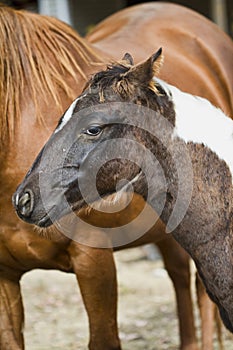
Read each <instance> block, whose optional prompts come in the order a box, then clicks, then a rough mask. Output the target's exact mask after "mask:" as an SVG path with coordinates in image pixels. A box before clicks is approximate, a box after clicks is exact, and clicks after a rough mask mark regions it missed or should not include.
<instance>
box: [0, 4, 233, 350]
mask: <svg viewBox="0 0 233 350" xmlns="http://www.w3.org/2000/svg"><path fill="white" fill-rule="evenodd" d="M0 16H1V23H0V35H1V36H3V38H2V37H1V44H0V45H1V46H2V47H3V50H4V53H5V56H4V55H3V54H2V55H1V58H0V69H1V71H0V77H1V82H0V84H1V85H0V94H1V95H0V98H1V105H0V111H1V145H2V148H1V154H0V157H1V172H0V182H1V196H0V208H1V212H0V298H1V299H0V300H1V301H0V312H1V320H0V321H1V322H0V332H1V333H0V347H1V349H3V350H9V349H11V350H15V349H22V348H23V336H22V333H21V332H22V322H23V307H22V300H21V297H20V285H19V280H20V278H21V276H22V274H23V273H25V272H26V271H29V270H31V269H34V268H45V269H60V270H63V271H74V272H75V273H76V275H77V278H78V281H79V284H80V288H81V292H82V295H83V298H84V302H85V306H86V308H87V312H88V316H89V321H90V334H91V338H90V349H95V350H103V349H106V350H108V349H120V343H119V339H118V334H117V325H116V281H115V267H114V262H113V257H112V251H111V250H109V249H92V248H90V247H87V246H82V245H79V244H77V243H74V242H70V241H69V240H68V239H66V238H64V237H63V236H61V235H59V233H57V234H56V236H55V237H54V236H53V239H52V240H47V239H45V238H42V237H39V236H38V235H36V234H35V232H34V231H33V228H32V227H31V226H30V225H28V224H26V223H24V222H22V221H20V220H18V219H17V217H16V215H15V214H14V212H13V208H12V204H11V196H12V194H13V192H14V190H15V188H16V186H17V184H18V183H19V182H20V181H21V179H22V178H23V176H24V174H25V172H26V170H27V169H28V167H29V166H30V164H31V162H32V160H33V159H34V157H35V155H36V153H37V152H38V150H39V148H40V147H41V146H42V144H43V143H44V142H45V141H46V139H47V138H48V136H49V134H50V133H51V131H52V130H53V129H54V127H55V125H56V123H57V120H58V116H59V115H60V112H61V110H65V108H67V106H68V105H69V104H70V102H71V100H72V99H73V98H74V97H75V96H76V95H78V94H79V93H80V92H81V90H82V88H83V86H84V84H85V81H86V78H87V77H88V76H89V75H90V74H91V73H93V72H95V71H97V70H98V69H99V66H101V65H102V64H103V62H107V57H111V58H114V59H118V58H119V57H120V55H121V54H122V53H124V52H125V51H128V50H130V51H131V53H132V54H133V55H134V57H135V59H136V61H138V60H140V59H141V58H144V57H145V55H146V54H148V55H149V54H150V53H151V52H152V51H153V50H154V48H155V47H157V46H161V45H163V46H164V49H165V54H166V61H165V64H164V68H163V70H162V72H161V77H162V78H164V79H166V80H167V81H169V82H171V83H173V84H174V85H178V87H180V88H182V89H183V90H187V91H189V92H191V93H195V94H197V95H201V96H203V97H207V98H209V99H210V100H211V101H212V102H213V103H214V104H215V105H217V106H219V107H221V108H223V110H224V111H225V112H226V113H228V114H229V115H232V88H233V87H232V82H233V76H232V74H233V73H232V67H231V62H232V57H233V46H232V42H231V40H230V39H229V38H228V37H227V36H226V35H225V34H224V33H222V32H221V31H220V30H219V29H218V28H217V27H216V26H215V25H213V24H212V23H211V22H209V21H208V20H205V19H204V18H203V17H201V16H199V15H197V14H196V13H194V12H192V11H189V10H187V9H185V8H182V7H179V6H176V5H168V4H163V5H161V4H148V5H141V6H137V7H132V8H130V9H127V10H124V11H121V12H120V13H118V14H115V15H114V16H112V17H111V18H110V19H107V20H106V21H104V22H103V23H102V24H100V25H99V26H97V27H96V29H95V30H94V31H93V33H92V34H90V35H89V37H88V40H89V42H90V43H88V42H87V41H84V40H82V39H80V38H79V37H78V36H77V35H76V34H75V33H74V32H73V31H72V30H70V29H69V28H68V27H67V26H66V25H63V24H61V23H60V22H59V21H57V20H54V19H44V18H43V17H41V16H38V15H35V14H27V13H25V14H23V13H22V14H20V13H17V12H16V11H14V10H10V9H7V8H4V7H0ZM8 16H9V17H8ZM171 16H172V20H171ZM181 18H182V29H181V28H180V23H181ZM6 20H8V24H6V25H5V24H4V23H5V21H6ZM183 21H184V23H183ZM9 23H11V24H9ZM15 26H17V28H18V30H17V36H13V34H12V33H14V32H15ZM22 28H24V29H23V30H22ZM19 30H22V35H21V36H20V37H18V35H19V34H18V33H19ZM11 31H12V32H11ZM6 33H7V34H6ZM28 33H30V35H29V34H28ZM9 37H10V38H11V41H9V40H8V38H9ZM30 38H32V40H33V41H32V42H34V45H32V42H30ZM7 40H8V41H9V45H10V46H9V47H7V48H6V46H3V45H5V44H6V43H7ZM13 40H15V41H14V43H13ZM22 42H26V45H25V46H24V48H25V47H26V48H27V49H29V48H30V50H31V51H29V52H30V54H27V55H26V54H25V55H24V51H23V49H22V46H21V44H22ZM42 42H43V43H44V44H42ZM91 43H92V44H91ZM6 53H9V55H10V57H11V61H8V57H7V55H6ZM17 55H19V56H17ZM26 58H27V59H28V62H29V63H27V60H26ZM14 61H15V62H17V63H16V64H15V65H13V64H12V62H14ZM30 64H32V66H30ZM30 67H33V68H30ZM56 67H57V68H56ZM181 71H182V74H181ZM19 72H21V73H19ZM25 77H27V79H28V80H27V81H25V80H24V79H25ZM4 84H5V85H4ZM32 140H33V141H32ZM136 204H137V202H136ZM136 204H135V205H136ZM133 211H134V210H133V207H132V212H133ZM163 238H164V227H163V224H162V223H161V222H158V223H157V225H156V226H155V228H154V229H153V230H151V231H150V232H149V233H148V235H147V236H144V237H143V238H142V239H141V240H140V241H139V242H136V244H143V243H148V242H154V243H157V242H158V241H160V243H159V245H160V248H161V251H162V253H163V255H164V259H165V265H166V267H167V269H168V271H169V273H170V275H171V277H172V279H173V281H174V284H175V288H176V291H177V298H178V306H179V314H180V315H179V316H180V322H181V331H182V332H183V337H182V340H181V342H182V345H181V348H182V349H183V350H184V349H185V350H196V349H197V345H196V340H195V333H194V327H193V319H192V318H187V319H186V318H185V317H187V314H190V313H191V314H192V307H191V300H190V294H189V292H187V290H188V288H189V286H188V285H189V272H188V271H189V270H188V257H187V255H186V254H185V253H184V251H183V250H182V249H181V248H180V247H179V246H178V245H177V244H176V243H175V241H174V240H173V239H171V238H167V236H166V239H165V240H163ZM136 244H135V245H136ZM133 245H134V244H132V246H133ZM168 250H169V254H167V251H168ZM171 251H172V254H171ZM90 257H91V258H90ZM180 266H181V267H182V268H180ZM96 275H97V276H101V278H98V279H96V278H95V277H96ZM106 286H108V293H107V294H106V293H105V292H104V288H106ZM184 291H185V293H184V294H183V292H184ZM103 295H104V298H103V300H101V297H102V296H103ZM182 303H183V306H184V307H183V309H182ZM100 310H101V311H100ZM184 313H186V316H184ZM106 319H107V320H109V321H108V322H106V321H105V320H106ZM184 331H185V332H186V334H184ZM209 346H210V345H209Z"/></svg>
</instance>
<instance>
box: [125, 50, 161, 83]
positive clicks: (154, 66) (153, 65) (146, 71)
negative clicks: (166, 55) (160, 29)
mask: <svg viewBox="0 0 233 350" xmlns="http://www.w3.org/2000/svg"><path fill="white" fill-rule="evenodd" d="M162 63H163V55H162V48H160V49H159V50H158V51H157V52H155V53H154V54H153V55H152V56H151V57H149V58H148V59H147V60H146V61H144V62H142V63H139V64H137V65H136V66H134V67H132V68H131V69H130V70H129V71H128V72H127V73H126V74H125V77H127V78H128V79H129V80H130V81H131V82H134V81H139V82H140V83H143V84H145V83H146V84H148V83H150V81H151V80H152V78H153V77H154V76H155V75H157V74H158V73H159V71H160V68H161V66H162Z"/></svg>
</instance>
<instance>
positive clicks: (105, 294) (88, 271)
mask: <svg viewBox="0 0 233 350" xmlns="http://www.w3.org/2000/svg"><path fill="white" fill-rule="evenodd" d="M69 252H70V256H71V260H72V263H73V269H74V271H75V273H76V276H77V279H78V283H79V286H80V290H81V293H82V297H83V301H84V304H85V307H86V310H87V314H88V318H89V327H90V343H89V349H90V350H121V346H120V340H119V337H118V329H117V316H116V314H117V281H116V269H115V264H114V259H113V252H112V250H111V249H99V248H98V249H97V248H91V247H88V246H84V245H81V244H78V243H76V242H72V243H71V245H70V247H69Z"/></svg>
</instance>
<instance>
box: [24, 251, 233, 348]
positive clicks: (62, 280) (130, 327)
mask: <svg viewBox="0 0 233 350" xmlns="http://www.w3.org/2000/svg"><path fill="white" fill-rule="evenodd" d="M115 258H116V264H117V270H118V284H119V327H120V337H121V339H122V346H123V349H124V350H165V349H169V350H174V349H178V345H179V338H178V328H177V318H176V311H175V302H174V292H173V287H172V285H171V282H170V280H169V277H168V276H167V273H166V271H165V270H164V269H163V264H162V261H161V260H160V259H157V260H155V261H150V260H148V259H145V251H144V250H143V249H142V248H136V249H131V250H126V251H123V252H118V253H116V254H115ZM22 292H23V297H24V306H25V310H26V319H25V343H26V350H77V349H78V350H87V343H88V323H87V316H86V312H85V309H84V307H83V303H82V299H81V296H80V292H79V289H78V286H77V283H76V279H75V276H74V275H71V274H65V273H61V272H58V271H42V270H35V271H32V272H30V273H28V274H26V275H25V276H24V277H23V279H22ZM194 303H195V301H194ZM195 317H196V324H197V328H199V321H198V317H199V316H198V311H197V310H195ZM223 333H224V344H225V350H233V338H232V336H231V335H229V333H228V332H227V331H223ZM198 335H199V330H198ZM214 349H218V344H217V341H216V339H215V341H214ZM205 350H208V349H205Z"/></svg>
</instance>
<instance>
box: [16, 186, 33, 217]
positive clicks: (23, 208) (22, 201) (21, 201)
mask: <svg viewBox="0 0 233 350" xmlns="http://www.w3.org/2000/svg"><path fill="white" fill-rule="evenodd" d="M17 200H18V203H17V210H18V212H19V213H20V214H21V215H22V216H24V217H29V216H30V215H31V213H32V210H33V193H32V191H31V190H26V191H25V192H24V193H23V194H22V196H19V197H18V198H17Z"/></svg>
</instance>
